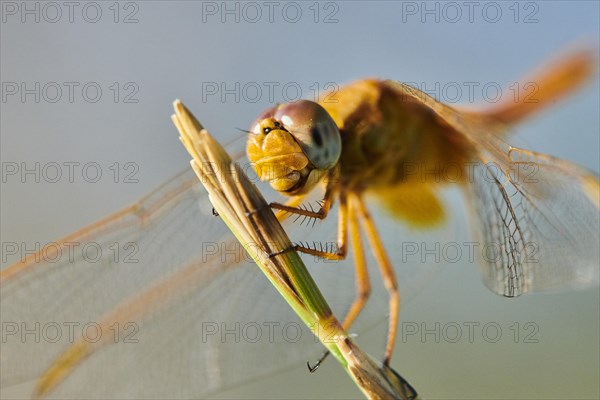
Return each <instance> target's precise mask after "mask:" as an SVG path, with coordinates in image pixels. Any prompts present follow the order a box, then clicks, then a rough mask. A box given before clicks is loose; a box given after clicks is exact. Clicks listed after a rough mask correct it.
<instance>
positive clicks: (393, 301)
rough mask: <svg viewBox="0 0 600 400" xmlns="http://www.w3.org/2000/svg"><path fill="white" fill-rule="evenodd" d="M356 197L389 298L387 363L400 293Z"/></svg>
mask: <svg viewBox="0 0 600 400" xmlns="http://www.w3.org/2000/svg"><path fill="white" fill-rule="evenodd" d="M357 199H358V207H357V208H358V211H359V218H360V220H361V222H362V224H363V229H364V231H365V233H366V235H367V239H368V241H369V243H370V245H371V247H372V248H373V255H374V256H375V260H376V261H377V264H378V265H379V271H380V273H381V276H382V278H383V283H384V285H385V288H386V289H387V291H388V293H389V296H390V300H389V309H390V317H389V325H388V338H387V345H386V347H385V358H384V360H383V363H384V364H385V365H389V363H390V359H391V357H392V352H393V350H394V343H395V340H396V329H397V326H398V313H399V311H400V293H399V292H398V284H397V283H396V275H395V273H394V269H393V268H392V264H391V263H390V260H389V258H388V255H387V253H386V251H385V249H384V248H383V243H382V242H381V238H380V237H379V233H377V229H376V228H375V224H374V223H373V219H372V217H371V215H370V213H369V211H368V210H367V208H366V206H365V204H364V201H363V199H361V198H357Z"/></svg>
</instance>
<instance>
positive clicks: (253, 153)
mask: <svg viewBox="0 0 600 400" xmlns="http://www.w3.org/2000/svg"><path fill="white" fill-rule="evenodd" d="M341 151H342V139H341V137H340V132H339V130H338V127H337V125H336V124H335V122H334V121H333V119H332V118H331V116H330V115H329V113H328V112H327V111H325V109H324V108H323V107H321V106H320V105H319V104H317V103H315V102H313V101H308V100H300V101H298V102H295V103H288V104H280V105H278V106H275V107H273V108H270V109H268V110H267V111H265V112H263V113H262V114H261V115H260V116H259V117H258V118H257V119H256V121H255V123H254V125H253V126H252V129H251V131H250V135H249V137H248V143H247V146H246V152H247V153H248V159H249V160H250V162H251V163H252V164H253V166H254V169H255V170H256V173H257V174H258V176H259V177H260V179H261V180H264V181H269V183H270V184H271V186H272V187H273V189H275V190H277V191H279V192H281V193H284V194H288V195H298V194H302V193H306V192H308V191H310V190H311V189H312V188H313V187H314V186H315V185H316V184H317V183H318V182H319V180H320V179H321V178H322V177H323V176H324V175H325V174H326V173H327V171H329V170H330V169H331V168H333V167H334V166H335V165H336V164H337V162H338V160H339V158H340V154H341Z"/></svg>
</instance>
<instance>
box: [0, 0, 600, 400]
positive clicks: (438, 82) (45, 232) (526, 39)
mask: <svg viewBox="0 0 600 400" xmlns="http://www.w3.org/2000/svg"><path fill="white" fill-rule="evenodd" d="M467 3H468V4H467ZM48 4H50V3H44V2H25V3H22V2H2V23H1V25H0V26H1V31H0V33H1V38H0V46H1V49H0V54H1V61H0V66H1V72H0V74H1V81H2V101H1V103H0V107H1V122H0V129H1V157H2V190H1V206H2V209H1V217H2V225H1V234H2V242H3V243H5V242H15V243H23V242H27V243H35V242H40V243H46V242H49V241H51V240H55V239H57V238H59V237H62V236H64V235H65V234H68V233H70V232H72V231H74V230H76V229H78V228H80V227H82V226H84V225H86V224H88V223H91V222H93V221H95V220H96V219H98V218H100V217H102V216H104V215H106V214H108V213H110V212H112V211H115V210H117V209H119V208H121V207H124V206H126V205H128V204H130V203H132V202H133V201H135V200H136V199H137V198H139V197H140V196H142V195H144V194H146V193H148V192H149V191H151V190H152V189H154V188H155V187H156V186H158V185H159V184H160V183H162V182H164V181H165V180H167V179H169V178H170V177H171V176H173V175H174V174H176V173H177V172H178V171H180V170H182V169H184V168H186V167H187V166H188V165H189V164H188V160H189V156H188V155H187V154H186V152H185V151H184V149H183V147H182V146H181V144H180V143H179V141H178V139H177V136H178V135H177V132H176V130H175V128H174V127H173V126H172V123H171V121H170V119H169V116H170V114H171V113H172V106H171V103H172V101H173V100H174V99H175V98H180V99H182V100H183V101H184V102H185V104H186V105H187V106H188V108H189V109H190V110H192V112H194V113H195V115H196V116H197V117H198V118H199V119H200V120H201V121H202V123H203V124H204V125H205V126H206V127H207V128H208V129H209V130H210V131H211V132H212V133H213V134H214V135H215V136H216V137H217V138H218V139H219V140H220V141H221V142H224V143H226V142H229V141H231V140H233V139H235V138H237V137H239V135H240V132H239V131H238V130H236V128H247V127H249V124H250V123H251V121H252V120H253V119H254V118H255V117H256V115H258V114H259V113H260V112H261V111H262V110H263V109H265V108H267V107H268V106H270V105H271V104H273V103H276V102H285V101H290V100H296V99H298V98H309V99H314V98H315V95H316V94H317V93H323V92H325V91H327V90H328V89H330V88H331V85H332V84H333V85H341V84H343V83H346V82H349V81H352V80H355V79H359V78H364V77H381V78H391V79H396V80H400V81H403V82H411V83H413V84H416V85H420V86H421V88H422V89H425V90H426V91H428V92H429V93H430V94H432V95H434V97H436V98H438V99H440V100H442V101H446V102H449V103H453V104H466V105H469V106H471V105H472V106H476V105H477V104H483V105H484V106H485V105H488V106H489V105H490V104H491V103H492V102H493V101H494V99H495V98H496V96H497V94H496V93H495V89H496V88H497V87H501V88H502V90H503V93H502V95H504V96H507V95H513V94H514V92H511V91H510V89H507V88H509V87H511V85H513V84H514V83H515V82H516V81H517V79H518V78H520V77H521V76H522V75H523V74H524V73H526V72H529V70H530V69H531V68H533V67H536V66H538V64H539V63H541V62H543V61H545V60H547V59H549V58H552V57H555V56H556V55H557V52H560V51H561V50H564V49H565V48H567V47H568V46H570V45H572V44H574V43H579V42H581V41H584V42H585V41H587V42H588V43H592V44H595V45H597V43H598V34H599V32H600V26H599V19H598V15H599V3H598V2H593V1H592V2H589V1H564V2H563V1H552V2H550V1H532V2H451V3H446V2H409V1H375V2H366V1H352V2H336V1H334V2H295V3H294V2H292V3H287V2H225V3H224V2H200V1H197V2H196V1H181V2H178V1H175V2H167V1H133V2H115V3H111V2H106V3H105V2H101V3H87V2H77V4H78V5H77V6H76V7H75V8H73V10H72V13H70V11H69V7H68V6H67V5H65V4H63V3H61V2H57V3H52V4H51V5H50V6H48ZM26 7H27V9H25V8H26ZM27 10H29V11H27ZM31 10H33V11H31ZM23 84H24V85H25V86H23ZM36 85H38V86H36ZM57 87H60V89H61V92H60V93H59V92H57V89H56V88H57ZM457 87H458V88H460V91H458V92H457V91H456V88H457ZM469 87H473V88H474V89H473V90H472V92H470V90H469ZM69 88H72V91H71V92H70V89H69ZM257 88H258V89H257ZM484 89H485V90H484ZM599 93H600V92H599V82H598V79H595V80H594V81H593V82H592V83H591V84H590V85H588V86H586V87H585V88H583V89H582V90H581V91H579V92H578V93H577V94H576V95H575V96H573V97H571V98H569V99H568V100H567V101H565V102H563V103H560V104H559V105H557V106H556V107H555V108H553V109H551V110H550V111H549V112H545V113H544V114H541V115H539V116H537V117H536V118H534V119H531V120H528V121H527V122H526V123H524V124H522V125H520V126H519V127H518V129H517V131H516V135H517V136H518V139H517V140H518V143H519V144H521V145H524V146H526V147H527V148H530V149H533V150H536V151H541V152H545V153H550V154H552V155H555V156H559V157H561V158H565V159H568V160H572V161H575V162H577V163H579V164H581V165H583V166H585V167H587V168H589V169H591V170H593V171H595V172H596V173H597V172H598V171H599V170H600V166H599V156H600V150H599V149H600V144H599V138H600V134H599V132H600V128H599V112H598V110H599V108H600V107H599V106H600V105H599ZM471 94H472V96H471ZM486 103H487V104H486ZM51 162H57V163H59V164H61V165H64V164H63V163H65V162H78V163H80V164H81V165H84V164H86V163H90V162H94V163H97V164H99V165H100V166H101V169H102V172H103V173H104V176H105V177H110V178H107V179H105V178H103V179H99V180H98V181H97V182H95V183H91V182H88V181H86V180H84V179H81V178H80V175H75V179H74V181H73V182H69V181H68V180H67V179H65V178H64V177H63V179H60V180H59V181H58V182H55V183H52V182H50V181H49V180H48V179H43V178H42V179H41V180H40V181H39V182H36V181H35V179H34V178H33V177H32V176H28V177H26V179H21V178H20V176H19V175H12V172H11V171H12V169H13V168H14V167H15V166H16V168H21V167H22V166H23V165H25V166H28V167H30V166H33V165H35V163H40V165H42V166H43V165H47V164H48V163H51ZM23 163H24V164H23ZM115 163H116V164H115ZM115 169H116V170H118V171H119V174H120V175H119V178H118V179H113V178H114V175H112V174H114V173H115ZM65 171H66V169H64V170H63V172H65ZM77 171H78V170H77V169H76V170H75V172H76V173H77ZM129 173H133V174H134V178H135V180H137V182H128V180H127V179H125V176H126V175H127V174H129ZM78 177H79V178H78ZM115 181H116V182H115ZM13 261H15V257H14V256H12V257H8V256H6V257H5V256H4V255H3V259H2V265H3V266H4V265H8V264H10V263H11V262H13ZM373 279H378V278H373ZM599 304H600V299H599V293H598V288H593V289H590V290H587V291H581V292H570V293H560V294H552V295H529V296H523V297H520V298H518V299H513V300H507V299H504V298H501V297H499V296H496V295H494V294H493V293H491V292H490V291H488V290H487V289H486V288H485V287H484V285H483V284H482V283H481V281H480V278H479V273H478V271H477V267H476V266H475V265H472V264H467V265H462V266H461V267H457V268H447V269H444V270H443V271H442V272H440V273H439V274H437V276H435V277H434V278H432V279H431V280H430V282H429V283H428V284H427V285H424V287H423V288H422V290H420V293H419V295H418V296H416V297H414V298H413V299H412V300H411V301H410V302H409V303H408V304H406V305H405V306H403V308H402V311H401V320H402V321H403V322H405V323H409V324H410V325H411V327H413V328H414V327H417V329H422V328H427V329H434V330H436V329H437V330H438V332H441V330H440V329H443V327H444V326H447V327H448V329H450V328H452V326H449V325H448V324H449V323H457V324H458V325H460V326H461V327H462V333H463V336H462V338H461V339H460V340H457V341H456V342H453V341H452V340H448V338H445V337H444V335H442V336H441V339H440V340H435V337H433V336H432V335H429V336H426V337H425V340H422V339H421V336H420V335H419V334H417V335H412V336H406V337H400V335H399V337H398V347H397V351H396V353H395V358H394V359H393V366H394V367H395V368H396V369H397V370H398V371H399V372H400V373H401V374H402V375H403V376H404V377H405V378H407V379H408V380H409V381H410V382H411V384H412V385H414V386H415V387H416V388H417V389H418V390H419V392H420V394H421V396H422V397H423V398H427V399H455V398H478V399H481V398H519V399H522V398H537V399H540V398H571V399H573V398H590V399H592V398H598V397H599V396H600V388H599V381H598V376H599V375H600V370H599V342H600V340H599V339H600V337H599V331H600V328H599V318H600V317H599V315H600V310H599ZM470 322H474V323H477V324H479V325H477V326H478V327H479V328H476V329H475V331H474V332H475V336H474V338H473V340H468V339H467V337H466V336H467V334H468V329H467V328H466V325H464V324H465V323H467V324H468V323H470ZM486 323H493V324H496V325H497V326H500V327H501V329H502V334H501V336H502V337H501V340H498V341H494V340H489V337H487V336H485V335H483V334H482V331H481V329H480V328H481V327H482V326H483V325H485V324H486ZM527 323H532V325H531V324H530V325H527V326H525V325H526V324H527ZM436 324H439V325H436ZM515 324H516V325H515ZM496 325H495V326H496ZM405 326H407V325H405ZM436 326H441V328H439V327H438V328H436ZM515 330H516V331H517V332H519V336H518V337H515V336H514V335H515ZM383 331H384V329H379V330H374V331H371V332H369V333H368V334H366V335H364V336H361V337H359V339H358V340H359V343H368V341H369V340H370V339H369V338H370V337H371V335H372V336H373V337H378V338H379V337H381V335H383V334H384V333H383ZM528 334H532V335H533V336H531V337H529V338H530V339H535V340H526V339H525V337H527V335H528ZM450 336H452V335H451V334H450ZM484 336H485V337H484ZM492 336H493V335H492ZM376 349H378V348H376ZM376 351H377V350H376ZM374 355H379V353H376V352H374ZM257 362H268V359H266V360H257ZM249 368H251V366H249ZM4 394H5V397H6V396H8V397H6V398H9V397H11V396H17V395H19V393H18V388H17V389H15V391H14V392H4ZM218 396H220V397H222V398H245V397H248V398H253V397H254V398H256V397H262V398H360V397H361V394H360V393H359V392H358V391H357V389H356V388H355V387H354V385H353V384H352V382H351V381H350V380H349V379H348V378H347V377H346V376H345V374H344V372H343V371H342V370H341V368H339V367H338V366H337V365H336V364H335V363H334V362H331V361H330V362H328V363H326V364H325V365H324V367H323V368H321V369H320V370H319V371H318V373H316V374H312V375H310V374H308V373H306V371H305V366H304V365H303V364H302V363H300V364H299V365H298V367H297V368H295V369H292V370H286V371H283V372H282V373H280V374H278V375H276V376H273V377H268V378H265V379H261V380H259V381H256V382H253V383H251V384H247V385H243V386H240V387H235V388H231V389H228V390H225V391H223V392H222V393H219V394H218Z"/></svg>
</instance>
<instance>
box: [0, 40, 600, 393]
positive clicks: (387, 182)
mask: <svg viewBox="0 0 600 400" xmlns="http://www.w3.org/2000/svg"><path fill="white" fill-rule="evenodd" d="M594 71H595V55H594V54H592V53H590V52H589V51H578V52H574V53H572V54H568V55H566V56H564V57H563V58H562V59H561V60H559V61H556V62H554V63H551V64H549V65H547V66H546V67H545V68H542V69H541V70H539V71H538V72H536V73H534V74H533V75H532V76H531V77H529V78H525V79H524V81H525V82H534V83H535V93H534V97H533V100H534V101H525V100H526V99H524V98H523V99H518V101H514V100H512V99H511V100H510V101H508V100H505V101H501V102H499V103H496V104H495V105H494V106H493V107H491V108H488V109H484V110H471V109H461V108H458V107H450V106H448V105H445V104H443V103H442V102H439V101H437V100H435V99H434V98H432V97H431V96H429V95H427V94H426V93H423V92H422V91H420V90H418V89H415V88H413V87H410V86H408V85H404V84H402V83H399V82H396V81H388V80H378V79H365V80H360V81H357V82H355V83H351V84H349V85H347V86H344V87H342V88H340V89H339V90H338V91H337V92H336V93H335V98H333V99H332V98H329V97H325V98H322V99H320V100H319V101H318V102H309V101H298V102H295V103H291V104H282V105H277V106H275V107H273V108H271V109H269V110H267V111H265V112H264V113H262V114H261V115H259V117H258V118H257V120H256V121H255V122H254V123H253V124H252V125H251V129H250V130H249V133H248V142H247V146H246V147H247V154H248V160H249V161H250V162H251V164H250V165H251V169H253V170H254V171H255V172H256V176H257V178H258V179H260V180H263V181H266V182H268V183H269V184H270V186H271V188H272V189H274V191H275V192H277V193H280V194H282V195H284V196H285V197H289V200H288V201H283V200H282V201H276V202H273V203H271V207H272V208H274V209H275V210H278V211H279V212H280V215H281V218H284V217H285V216H288V217H290V216H297V217H300V219H299V220H297V221H295V222H294V218H287V221H286V225H284V226H285V227H286V229H289V232H290V233H289V236H290V237H291V238H292V239H293V240H297V244H296V245H295V246H294V248H293V250H297V251H300V252H303V253H306V254H308V255H312V256H314V257H316V258H317V259H319V260H321V259H325V260H329V261H336V262H334V263H331V264H329V265H328V264H327V263H325V264H324V265H318V266H315V268H312V269H311V274H314V276H315V280H316V281H317V283H318V284H319V286H321V285H323V286H328V285H330V286H332V289H331V290H329V291H328V290H324V291H325V295H326V297H327V300H328V301H331V302H333V303H334V304H335V303H339V304H341V305H342V306H341V309H344V311H345V312H344V318H343V319H342V321H343V326H344V328H353V327H354V326H355V325H356V324H358V323H359V322H360V321H359V320H360V319H361V318H363V321H364V318H365V317H366V318H367V321H366V322H363V323H364V325H365V326H370V325H372V323H373V320H375V319H377V318H373V320H369V317H370V316H371V315H370V314H375V315H378V316H383V317H385V315H386V314H387V315H388V318H387V321H388V324H387V335H386V336H387V339H386V346H385V351H384V356H383V359H384V362H385V363H389V360H390V358H391V356H392V353H393V350H394V345H395V341H394V339H395V336H396V327H397V324H398V319H399V311H400V303H401V301H400V295H401V294H402V302H403V304H404V302H405V299H406V298H408V297H410V295H407V293H408V292H410V290H411V289H412V290H413V291H414V290H416V288H418V286H419V284H418V283H419V282H420V281H419V279H418V278H415V279H414V280H412V281H411V280H410V279H408V280H403V279H398V278H397V276H402V272H403V271H402V270H403V269H404V270H406V269H410V268H409V267H408V266H406V265H398V264H401V262H400V261H398V260H396V259H395V258H393V257H391V254H392V253H390V252H388V251H389V248H390V247H389V245H388V243H389V242H390V241H391V242H392V243H394V240H399V238H398V237H393V238H382V236H381V234H380V230H378V227H379V224H380V223H382V222H389V221H394V222H395V223H398V226H404V227H407V231H406V232H407V234H409V235H410V237H411V238H417V237H421V236H418V235H423V236H422V237H425V236H427V235H429V234H431V232H438V231H440V232H441V230H440V229H442V228H441V227H444V226H447V225H448V224H450V223H451V221H454V220H455V219H456V216H455V215H453V213H452V212H450V206H449V205H448V203H447V198H446V197H445V193H447V190H451V189H453V188H458V190H459V191H460V192H461V193H462V195H463V196H464V198H465V199H466V203H467V204H468V209H469V210H470V215H471V221H472V226H473V231H474V232H473V234H474V235H476V237H477V238H478V239H477V241H478V242H479V243H481V244H493V245H494V246H489V247H490V248H492V249H495V250H496V253H495V254H494V255H493V256H489V255H488V256H487V257H481V260H480V262H479V264H480V271H481V275H482V278H483V282H484V284H485V285H486V286H487V287H488V288H490V289H491V290H492V291H493V292H495V293H497V294H499V295H502V296H506V297H515V296H518V295H521V294H524V293H528V292H538V291H548V290H555V289H561V288H570V289H577V288H585V287H589V286H592V285H597V283H598V275H599V272H598V264H599V262H598V260H599V259H600V254H599V250H598V246H597V243H598V240H599V236H598V235H599V234H598V232H599V226H600V222H599V211H598V210H599V208H600V183H599V180H598V176H597V175H596V174H595V173H594V172H592V171H588V170H586V169H584V168H582V167H580V166H578V165H576V164H574V163H572V162H569V161H566V160H561V159H557V158H555V157H552V156H549V155H546V154H541V153H537V152H534V151H529V150H524V149H521V148H516V147H512V146H510V145H509V144H508V143H507V142H506V140H507V139H508V137H509V134H510V132H511V128H512V127H513V126H514V125H516V124H517V123H519V122H520V121H522V120H524V119H525V118H527V117H529V116H531V115H534V114H535V113H537V112H538V111H540V110H542V109H543V108H545V107H546V106H548V105H550V104H552V103H554V102H555V100H556V99H558V98H561V97H564V96H566V95H567V94H568V93H570V92H572V91H573V90H575V89H576V88H577V87H579V86H581V85H582V84H583V83H584V82H585V81H587V80H588V78H589V77H590V76H592V75H593V73H594ZM530 100H531V98H530ZM449 171H452V173H450V172H449ZM315 196H316V197H317V203H315V204H316V206H313V205H312V204H313V203H311V201H312V199H314V198H315ZM373 205H376V206H379V207H375V208H374V207H372V206H373ZM336 208H337V217H338V218H337V221H336V222H337V223H335V222H334V223H331V221H332V218H331V217H329V218H327V217H328V216H329V214H330V213H331V212H333V211H334V210H335V209H336ZM380 209H381V210H384V212H382V213H380V212H379V211H378V210H380ZM212 214H213V213H212V207H211V205H210V203H209V202H208V200H207V199H206V196H205V195H204V194H203V192H202V189H201V188H200V184H199V182H198V180H197V177H196V176H195V175H194V173H193V171H191V170H189V169H187V170H186V171H184V172H182V173H181V174H179V175H178V176H177V177H175V178H174V179H172V180H170V181H168V182H166V183H165V184H163V185H162V186H161V187H159V188H158V189H157V190H155V191H154V192H152V193H150V194H149V195H147V196H146V197H144V198H142V199H141V200H140V201H138V202H137V203H135V204H133V205H131V206H130V207H127V208H125V209H123V210H121V211H118V212H116V213H115V214H112V215H110V216H108V217H106V218H104V219H102V220H100V221H98V222H96V223H95V224H92V225H90V226H88V227H85V228H83V229H81V230H79V231H77V232H75V233H73V234H71V235H69V236H67V237H65V238H63V239H61V240H59V241H57V242H54V243H52V244H49V245H48V246H46V247H44V248H42V249H41V250H40V251H39V252H37V253H35V254H30V255H28V256H27V257H24V258H23V259H21V260H19V261H18V262H17V263H15V264H13V265H10V266H8V267H6V268H4V269H2V270H1V271H0V288H1V293H0V299H1V303H0V307H1V319H2V331H3V333H2V334H3V343H2V351H1V354H0V366H1V367H2V376H1V381H0V383H1V384H2V387H7V386H8V385H14V384H18V383H23V382H28V381H32V380H33V381H34V383H33V385H34V389H33V390H34V395H36V396H41V397H57V398H90V397H93V398H99V397H103V398H147V397H161V398H162V397H164V398H181V397H190V396H193V397H197V396H204V395H210V394H211V393H215V392H218V391H219V390H222V389H223V388H227V387H231V386H235V385H237V384H241V383H243V382H247V381H250V380H254V379H257V378H259V377H261V376H264V375H269V374H271V373H273V371H277V370H281V369H282V368H284V367H285V366H289V365H292V364H294V363H296V362H297V361H298V360H305V359H306V358H307V351H309V352H311V353H312V354H318V353H319V351H321V350H320V349H321V348H319V347H318V345H317V344H316V343H315V340H314V339H311V336H310V335H306V334H303V333H302V331H301V330H298V331H297V332H296V333H295V334H294V336H293V337H291V336H290V335H291V333H290V331H289V330H290V329H292V328H293V329H296V328H297V327H298V326H299V324H297V320H296V319H294V316H293V315H291V313H290V312H289V310H287V308H286V305H285V304H284V303H283V301H279V302H278V301H276V300H275V297H274V296H276V294H275V292H274V290H273V289H272V288H269V287H268V285H269V283H268V282H267V281H266V279H264V277H263V276H261V275H260V273H259V272H258V271H256V267H255V266H253V265H252V261H251V260H250V259H249V258H248V257H247V256H246V255H245V250H244V249H242V248H240V247H239V246H237V247H236V241H235V239H234V238H233V237H232V236H231V234H230V233H229V232H228V231H227V228H226V227H225V226H223V224H222V222H221V221H220V219H219V218H217V217H215V216H214V215H212ZM315 221H319V225H315V226H314V227H313V226H312V224H313V222H315ZM302 222H304V225H303V226H304V228H305V229H304V230H303V232H302V233H300V232H298V233H296V229H298V230H300V228H296V227H297V226H298V225H302V224H301V223H302ZM307 223H309V224H310V225H309V226H308V227H307V226H306V224H307ZM321 227H323V228H324V229H323V232H321V233H322V236H319V237H324V236H327V235H329V234H331V237H332V238H334V241H335V245H334V246H327V244H326V245H325V246H323V247H322V246H321V245H320V243H319V242H318V241H317V242H316V243H315V244H310V243H307V241H306V240H304V239H305V238H308V240H311V239H312V238H313V237H314V231H316V230H318V229H319V228H321ZM398 229H400V228H398ZM302 235H304V236H302ZM394 236H396V235H394ZM363 237H364V238H365V239H366V240H364V241H363ZM386 239H387V240H386ZM86 244H93V246H92V247H93V248H94V249H96V250H97V249H100V251H101V253H102V254H103V256H102V257H100V258H99V259H98V260H96V259H95V258H94V261H90V258H93V257H90V256H89V254H87V253H86V252H82V251H79V250H80V249H81V248H82V247H85V245H86ZM365 244H366V246H365ZM386 245H387V246H386ZM364 247H368V250H370V252H366V251H365V249H364ZM368 253H372V255H369V254H368ZM369 257H371V258H369ZM369 261H374V264H375V265H376V266H377V267H378V270H379V272H380V274H381V276H382V278H383V282H384V287H385V289H386V290H387V293H388V297H387V300H385V301H384V302H383V304H381V303H376V304H377V306H376V307H372V306H371V308H370V309H369V304H371V303H372V302H373V300H376V299H373V300H371V299H370V298H371V297H375V296H371V292H372V290H371V289H372V287H373V286H374V285H375V284H374V283H373V282H371V280H370V277H369V276H370V274H369V268H368V266H367V264H372V263H370V262H369ZM346 262H350V263H352V264H354V271H355V272H354V274H352V273H351V272H350V271H348V270H347V269H348V268H347V266H345V263H346ZM411 273H413V271H412V270H411ZM417 276H418V277H420V276H419V275H418V273H417ZM407 282H408V286H409V288H408V289H405V288H404V287H403V284H404V285H406V284H407ZM409 294H410V293H409ZM330 299H331V300H330ZM334 308H335V306H334ZM365 314H366V315H365ZM298 329H300V328H298ZM257 332H259V333H260V334H262V335H263V336H262V337H261V336H260V335H258V334H257ZM257 336H258V337H259V339H267V340H255V339H256V338H257ZM240 337H241V339H240ZM267 337H268V338H267ZM298 337H301V338H300V339H298ZM84 342H85V346H84V347H79V348H77V346H78V345H79V344H81V343H84ZM74 349H75V350H74ZM307 349H308V350H307ZM69 352H71V353H69ZM75 353H77V354H79V356H78V357H77V358H75V357H73V358H69V354H75ZM82 354H83V356H81V355H82ZM265 354H271V355H279V356H277V357H275V356H271V357H268V359H269V361H268V362H257V360H263V359H264V358H265ZM58 359H62V360H65V359H66V360H72V362H71V363H66V364H65V363H63V364H61V365H57V364H56V360H58ZM49 377H50V378H49ZM48 379H51V382H49V381H48Z"/></svg>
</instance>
